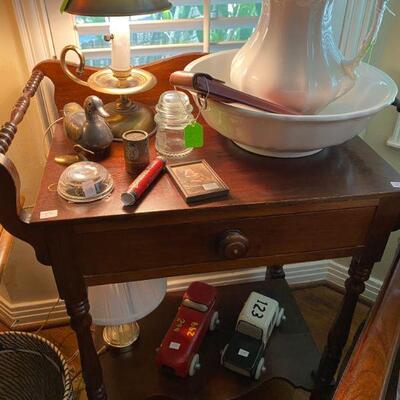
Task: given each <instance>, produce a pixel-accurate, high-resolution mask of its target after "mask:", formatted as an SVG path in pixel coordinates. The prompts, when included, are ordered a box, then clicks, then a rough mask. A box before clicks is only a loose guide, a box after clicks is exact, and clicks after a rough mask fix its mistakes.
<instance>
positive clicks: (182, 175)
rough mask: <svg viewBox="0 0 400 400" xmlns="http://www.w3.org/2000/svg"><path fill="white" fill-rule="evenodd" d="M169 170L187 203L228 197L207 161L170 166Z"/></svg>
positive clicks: (227, 190)
mask: <svg viewBox="0 0 400 400" xmlns="http://www.w3.org/2000/svg"><path fill="white" fill-rule="evenodd" d="M167 170H168V172H169V173H170V175H171V177H172V179H173V180H174V182H175V184H176V186H177V187H178V189H179V191H180V192H181V193H182V195H183V197H184V198H185V200H186V202H187V203H192V202H195V201H201V200H207V199H211V198H215V197H222V196H226V195H227V194H228V192H229V188H228V186H226V185H225V183H224V182H223V181H222V179H221V178H220V177H219V176H218V175H217V174H216V172H215V171H214V170H213V169H212V168H211V167H210V166H209V165H208V163H207V162H206V161H205V160H198V161H188V162H183V163H179V164H172V165H168V166H167Z"/></svg>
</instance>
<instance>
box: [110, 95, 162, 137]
mask: <svg viewBox="0 0 400 400" xmlns="http://www.w3.org/2000/svg"><path fill="white" fill-rule="evenodd" d="M104 108H105V109H106V111H107V112H108V113H109V114H110V117H108V118H107V122H108V123H109V125H110V127H111V132H112V133H113V135H114V139H115V140H121V137H122V134H123V133H124V132H126V131H129V130H131V129H139V130H142V131H146V132H147V133H148V134H149V135H152V134H154V133H155V131H156V123H155V122H154V112H153V110H152V109H151V108H150V107H148V106H145V105H144V104H140V103H136V102H132V101H131V100H130V99H129V98H128V97H126V96H121V97H120V98H119V99H118V100H116V101H114V102H112V103H108V104H106V105H105V106H104Z"/></svg>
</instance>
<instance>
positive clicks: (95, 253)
mask: <svg viewBox="0 0 400 400" xmlns="http://www.w3.org/2000/svg"><path fill="white" fill-rule="evenodd" d="M374 212H375V207H362V208H351V209H343V210H334V211H321V212H313V213H298V214H290V215H277V216H261V217H257V218H242V219H235V220H219V221H214V222H196V223H187V224H178V225H165V226H159V227H157V228H150V227H146V228H136V229H126V230H122V229H121V230H112V231H107V232H98V231H97V232H88V233H81V234H79V235H78V236H77V241H76V243H75V248H76V251H77V252H78V253H79V259H80V261H81V262H82V264H81V266H82V268H83V269H84V273H85V274H88V275H96V274H100V273H113V272H123V271H129V270H134V269H146V268H150V269H152V268H160V267H166V266H174V265H175V266H178V265H185V264H199V263H208V262H215V261H221V260H226V259H229V258H232V259H233V258H254V257H263V256H264V257H265V256H269V255H278V254H295V253H304V252H311V251H320V250H327V249H340V248H349V247H356V246H360V245H362V244H363V243H364V241H365V238H366V234H367V232H368V228H369V225H370V222H371V220H372V218H373V215H374ZM110 248H112V249H113V251H110ZM136 260H140V261H139V263H140V265H139V264H137V263H136Z"/></svg>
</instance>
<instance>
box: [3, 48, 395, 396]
mask: <svg viewBox="0 0 400 400" xmlns="http://www.w3.org/2000/svg"><path fill="white" fill-rule="evenodd" d="M199 56H200V54H188V55H182V56H177V57H174V58H171V59H167V60H164V61H161V62H156V63H154V64H150V65H148V66H145V67H144V68H146V69H147V70H149V71H151V72H152V73H153V74H154V75H155V76H156V77H157V79H158V84H157V86H156V87H155V88H154V89H153V90H151V91H150V92H147V93H144V94H141V95H138V96H135V100H138V101H141V102H143V103H146V104H150V105H155V104H156V102H157V100H158V98H159V95H160V94H161V93H162V92H163V91H165V90H169V89H171V88H170V87H169V84H168V77H169V75H170V73H171V72H173V71H175V70H181V69H183V68H184V66H185V65H186V64H188V63H189V62H190V61H192V60H193V59H195V58H197V57H199ZM93 71H94V69H90V68H87V69H86V71H85V76H84V77H83V78H84V79H86V78H87V76H88V75H89V74H90V73H92V72H93ZM44 76H46V77H48V78H50V79H51V80H52V81H53V83H54V85H55V102H56V105H57V108H58V110H61V109H62V107H63V105H64V104H65V103H67V102H70V101H75V102H79V103H82V102H83V100H84V98H85V97H86V96H87V95H89V94H92V93H90V90H89V89H87V88H84V87H82V86H79V85H77V84H75V83H74V82H72V81H70V80H69V79H68V78H67V77H65V76H64V74H63V73H62V71H61V67H60V65H59V63H58V62H57V61H45V62H43V63H41V64H39V65H38V66H37V67H36V68H35V70H34V72H33V74H32V77H31V79H30V80H29V82H28V84H27V86H26V88H25V89H24V93H23V96H22V97H21V98H20V99H19V100H18V102H17V104H16V106H15V108H14V110H13V111H12V115H11V118H10V121H11V122H9V123H6V124H5V125H4V126H3V128H2V129H1V133H0V187H1V196H0V223H1V224H2V225H3V226H4V228H5V229H6V230H7V231H9V232H10V233H12V234H13V235H15V236H16V237H18V238H20V239H22V240H24V241H26V242H28V243H30V244H31V245H32V246H33V248H34V249H35V251H36V255H37V258H38V260H39V261H40V262H42V263H43V264H45V265H49V266H51V267H52V269H53V272H54V276H55V279H56V282H57V287H58V290H59V294H60V296H61V298H62V299H64V300H65V304H66V307H67V311H68V314H69V315H70V317H71V326H72V328H73V329H74V330H75V332H76V335H77V338H78V343H79V350H80V355H81V361H82V368H83V375H84V379H85V382H86V388H87V393H88V396H89V398H90V399H91V400H101V399H106V398H107V395H108V398H110V399H112V400H116V399H118V400H120V399H143V398H150V397H156V396H158V397H160V398H176V399H187V398H191V399H224V398H227V399H234V398H239V397H241V396H247V395H249V396H251V393H250V392H251V391H252V390H254V389H256V388H257V386H259V385H261V384H262V383H263V382H264V381H265V380H267V379H270V378H272V377H281V378H285V379H286V380H288V381H290V382H291V383H292V384H293V385H294V386H296V387H303V388H305V389H308V390H312V389H313V388H314V394H313V396H314V398H319V393H320V392H319V389H321V388H323V387H324V386H329V385H330V384H331V382H332V381H333V379H334V376H335V372H336V370H337V367H338V365H339V363H340V360H341V355H342V350H343V347H344V345H345V343H346V341H347V339H348V336H349V329H350V325H351V320H352V316H353V312H354V309H355V306H356V303H357V300H358V297H359V295H360V294H361V293H362V292H363V291H364V288H365V286H364V283H365V281H367V280H368V278H369V276H370V273H371V270H372V267H373V265H374V263H375V262H377V261H379V260H380V258H381V255H382V252H383V250H384V248H385V245H386V242H387V240H388V237H389V235H390V233H391V232H392V231H394V230H395V229H398V228H399V224H400V190H399V189H395V188H393V186H392V185H391V182H400V176H399V174H397V173H396V172H395V171H394V170H393V169H392V168H391V167H389V166H388V165H387V164H386V163H385V161H383V160H382V159H381V158H380V157H379V156H378V155H377V154H376V153H375V152H374V151H373V150H371V149H370V148H369V146H368V145H367V144H365V143H364V142H363V141H362V140H361V139H360V138H355V139H353V140H351V141H349V142H348V143H346V144H344V145H341V146H338V147H335V148H331V149H326V150H324V151H322V152H320V153H319V154H317V155H315V156H312V157H306V158H300V159H293V160H284V159H271V158H264V157H260V156H256V155H253V154H250V153H247V152H245V151H244V150H241V149H239V148H238V147H237V146H235V145H234V144H233V143H231V142H230V141H228V140H226V139H225V138H223V137H222V136H220V135H219V134H218V133H217V132H215V131H213V130H212V129H210V128H208V127H206V136H205V147H204V148H203V149H200V150H196V151H194V152H193V153H192V154H191V155H190V157H189V158H188V159H201V158H205V159H206V160H207V161H208V162H209V163H210V164H211V166H212V167H213V168H214V169H215V170H216V171H217V173H218V174H219V175H220V176H221V178H222V179H223V180H224V181H225V182H226V183H227V185H228V186H229V187H230V195H229V196H228V197H227V198H225V199H222V200H217V201H214V202H208V203H202V204H199V205H195V206H188V205H187V204H186V203H185V202H184V200H183V199H182V197H181V196H180V194H179V193H178V191H177V190H176V188H175V186H174V185H173V183H172V181H171V180H170V178H169V176H168V175H166V174H165V175H164V176H162V177H161V178H160V179H159V180H158V181H157V183H156V185H155V186H154V187H153V188H152V190H151V191H150V192H149V193H147V195H146V196H145V197H144V198H143V199H142V201H140V202H139V204H138V205H137V206H136V207H135V208H132V209H123V208H122V205H121V202H120V194H121V192H122V191H124V190H125V189H126V188H127V186H128V184H129V183H130V181H131V179H132V178H131V177H130V176H128V175H127V174H126V173H125V170H124V160H123V155H122V148H121V145H120V144H114V145H113V148H112V154H111V156H110V158H108V159H107V160H105V161H104V163H103V164H104V165H105V166H106V167H107V168H108V169H109V171H110V172H111V174H112V176H113V178H114V181H115V185H116V187H115V190H114V192H113V193H112V195H111V196H110V197H109V198H107V199H104V200H102V201H98V202H95V203H91V204H83V205H76V204H70V203H68V202H66V201H64V200H63V199H61V198H59V197H58V195H57V193H56V192H55V191H54V189H53V190H49V188H50V189H51V188H54V184H55V183H56V182H57V181H58V178H59V176H60V174H61V173H62V171H63V169H64V168H63V167H61V166H59V165H57V164H56V163H55V162H54V161H53V159H54V156H55V155H60V154H65V153H68V152H70V151H71V144H70V143H68V141H67V140H66V139H65V137H64V134H63V130H62V125H59V126H58V127H57V129H56V132H55V135H54V139H53V143H52V146H51V150H50V154H49V158H48V161H47V164H46V167H45V171H44V175H43V178H42V182H41V186H40V191H39V195H38V199H37V202H36V205H35V208H34V211H33V213H32V215H28V214H27V213H26V212H25V211H24V210H22V208H21V206H20V202H19V198H20V194H19V187H20V184H19V178H18V173H17V171H16V169H15V167H14V165H13V163H12V162H11V161H10V160H9V159H8V158H7V157H6V152H7V150H8V148H9V145H10V144H11V142H12V140H13V138H14V135H15V133H16V131H17V125H18V123H19V122H21V120H22V118H23V116H24V113H25V112H26V110H27V108H28V106H29V100H30V98H31V97H32V96H33V95H34V94H35V92H36V90H37V88H38V86H39V84H40V82H41V80H42V79H43V77H44ZM101 97H102V98H103V100H105V101H109V100H110V98H109V97H107V96H101ZM154 154H155V153H154V148H153V147H152V155H153V156H154ZM54 210H57V212H56V215H55V212H54ZM47 211H53V215H55V216H53V217H52V218H41V216H42V217H43V215H46V213H45V214H41V213H42V212H47ZM50 215H51V213H50ZM346 256H352V257H353V258H352V263H351V266H350V269H349V278H348V279H347V281H346V293H345V295H344V298H343V302H342V304H341V305H340V307H339V310H338V315H337V318H336V320H335V322H334V324H333V326H332V328H331V330H330V333H329V337H328V340H327V344H326V347H325V350H324V352H323V354H322V357H320V355H319V353H318V351H317V349H316V347H315V345H314V342H313V340H312V338H311V336H310V334H309V332H308V329H307V327H306V325H305V323H304V320H303V319H302V317H301V315H300V313H299V310H298V308H297V306H296V304H295V302H294V300H293V298H292V296H291V294H290V290H289V289H288V286H287V284H286V281H285V280H284V279H279V278H284V273H283V269H282V267H281V266H282V265H284V264H288V263H294V262H302V261H311V260H321V259H331V258H335V257H346ZM261 265H267V266H269V267H268V271H269V273H268V274H267V275H268V277H267V279H266V280H265V281H263V282H256V283H248V284H242V285H231V286H225V287H221V288H220V289H219V292H220V297H221V299H220V306H219V308H220V315H221V318H222V323H221V327H220V330H219V332H216V333H215V334H214V333H213V334H212V335H214V336H212V335H211V334H210V335H208V337H207V338H206V340H205V343H204V346H203V348H202V349H201V352H200V357H201V360H202V364H203V367H204V368H202V369H201V370H200V371H199V373H198V374H197V375H196V376H195V377H193V378H191V379H187V380H182V379H177V378H175V377H169V376H166V375H164V374H161V373H160V372H159V371H158V370H157V369H156V367H155V363H154V351H155V348H156V347H157V345H158V344H159V343H160V341H161V339H162V336H163V334H164V333H165V329H166V328H167V326H168V325H169V323H170V322H171V319H172V318H173V316H174V314H175V311H176V306H177V304H178V302H179V296H178V295H176V294H170V295H168V296H167V298H166V300H165V301H164V303H163V304H162V305H161V306H160V308H159V309H157V310H156V311H155V312H154V313H153V314H151V315H150V316H148V317H147V318H145V319H144V320H143V322H142V324H141V326H142V336H141V338H140V340H139V342H138V343H136V344H135V345H134V346H133V348H132V351H131V352H128V353H124V354H114V353H110V352H109V353H106V354H105V355H103V356H102V357H101V360H99V357H98V356H97V353H96V348H95V344H94V341H93V339H92V336H91V331H90V326H91V316H90V313H89V303H88V298H87V286H88V285H98V284H105V283H114V282H123V281H134V280H141V279H150V278H157V277H167V276H174V275H189V274H196V273H205V272H217V271H229V270H242V269H245V268H250V267H257V266H261ZM251 290H260V291H261V292H265V293H266V294H267V295H271V296H275V297H276V298H278V299H279V301H280V302H281V303H282V305H283V306H284V307H285V308H286V311H287V317H288V318H287V321H286V322H285V324H283V326H282V329H280V330H279V331H277V332H276V333H275V335H273V337H272V338H271V341H270V345H269V347H268V348H267V356H266V357H267V359H266V361H267V364H266V367H267V372H266V374H265V376H264V377H263V378H262V379H261V381H260V382H254V381H250V380H249V379H246V378H244V377H240V376H238V375H235V374H233V373H232V372H230V371H228V370H225V369H223V368H222V367H221V366H219V357H220V354H219V351H220V350H221V349H222V348H223V346H224V344H225V343H226V342H227V340H228V339H229V336H230V335H231V333H232V331H233V328H234V321H235V319H236V317H237V312H238V311H239V310H240V308H241V305H242V304H243V303H242V302H243V301H244V300H245V298H246V297H247V295H248V294H249V292H250V291H251ZM313 370H314V371H315V373H314V380H313V379H312V378H311V372H312V371H313ZM104 372H105V373H104ZM106 393H107V394H106Z"/></svg>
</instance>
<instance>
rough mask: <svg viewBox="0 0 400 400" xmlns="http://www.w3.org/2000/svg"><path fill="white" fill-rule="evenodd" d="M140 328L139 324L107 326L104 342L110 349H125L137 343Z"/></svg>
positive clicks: (104, 332) (104, 331)
mask: <svg viewBox="0 0 400 400" xmlns="http://www.w3.org/2000/svg"><path fill="white" fill-rule="evenodd" d="M139 334H140V328H139V324H138V323H137V322H130V323H127V324H122V325H110V326H105V327H104V330H103V340H104V341H105V343H106V344H107V345H108V346H110V347H116V348H119V349H121V348H124V347H128V346H130V345H131V344H132V343H134V342H136V340H137V339H138V338H139Z"/></svg>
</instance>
